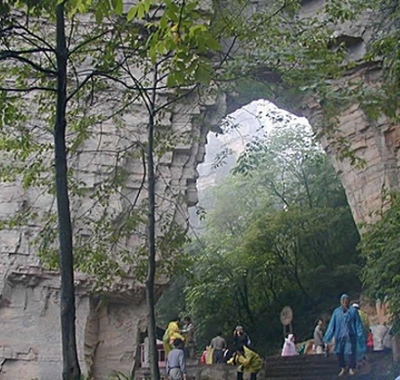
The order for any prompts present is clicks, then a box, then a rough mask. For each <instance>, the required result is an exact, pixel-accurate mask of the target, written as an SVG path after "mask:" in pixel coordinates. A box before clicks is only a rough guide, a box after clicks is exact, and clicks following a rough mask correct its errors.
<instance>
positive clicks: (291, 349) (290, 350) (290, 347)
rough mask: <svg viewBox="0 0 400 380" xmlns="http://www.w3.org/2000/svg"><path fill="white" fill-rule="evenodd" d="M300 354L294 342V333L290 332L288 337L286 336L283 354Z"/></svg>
mask: <svg viewBox="0 0 400 380" xmlns="http://www.w3.org/2000/svg"><path fill="white" fill-rule="evenodd" d="M298 354H299V353H298V352H297V350H296V345H295V343H294V335H293V334H289V335H288V337H287V338H285V343H283V348H282V356H295V355H298Z"/></svg>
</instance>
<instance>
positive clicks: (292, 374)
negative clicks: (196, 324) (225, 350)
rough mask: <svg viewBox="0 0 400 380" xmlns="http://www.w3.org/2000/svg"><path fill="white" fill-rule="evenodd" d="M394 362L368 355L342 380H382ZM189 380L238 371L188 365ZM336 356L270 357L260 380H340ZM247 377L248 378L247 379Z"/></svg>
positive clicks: (142, 376)
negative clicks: (384, 373)
mask: <svg viewBox="0 0 400 380" xmlns="http://www.w3.org/2000/svg"><path fill="white" fill-rule="evenodd" d="M388 360H389V361H390V360H391V355H390V354H384V353H372V354H368V360H367V362H366V363H365V364H364V365H363V366H362V367H361V368H360V369H359V370H358V371H357V374H356V375H355V376H349V375H348V374H347V375H346V376H343V377H341V378H340V379H346V380H350V379H354V380H380V379H381V377H380V376H378V377H377V375H376V374H381V373H382V369H383V368H384V367H385V365H386V364H387V362H388ZM187 364H188V365H187V371H188V373H187V375H188V376H187V377H188V380H235V379H236V368H235V367H234V366H231V365H227V364H212V365H204V364H203V365H199V364H197V362H196V361H189V362H188V363H187ZM339 370H340V369H339V368H338V363H337V358H336V356H335V355H330V356H329V357H327V358H326V357H325V356H324V355H299V356H292V357H284V358H282V357H268V358H267V359H265V360H264V366H263V370H262V371H261V372H260V373H259V374H258V376H257V380H334V379H335V380H338V379H339V378H338V376H337V375H338V373H339ZM149 372H150V371H149V370H148V369H145V368H141V369H139V370H138V371H137V372H136V375H135V380H151V377H150V373H149ZM161 373H162V376H163V380H167V377H166V376H165V370H163V369H162V370H161ZM247 378H248V377H246V376H245V379H247Z"/></svg>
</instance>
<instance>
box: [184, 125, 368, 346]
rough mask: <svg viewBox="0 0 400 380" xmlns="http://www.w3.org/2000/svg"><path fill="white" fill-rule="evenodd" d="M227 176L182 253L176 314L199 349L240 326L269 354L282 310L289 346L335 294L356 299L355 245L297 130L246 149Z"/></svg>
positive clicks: (331, 184) (332, 189) (306, 334)
mask: <svg viewBox="0 0 400 380" xmlns="http://www.w3.org/2000/svg"><path fill="white" fill-rule="evenodd" d="M234 172H235V173H236V174H235V175H230V176H228V177H227V178H226V180H225V181H224V182H223V183H222V184H221V185H220V186H218V187H217V188H216V190H215V205H214V208H213V210H212V211H210V212H208V214H207V215H206V232H205V234H204V235H203V236H202V237H201V238H200V240H197V241H194V242H193V243H192V245H191V246H190V252H192V254H193V255H194V257H195V260H196V261H195V264H194V266H193V267H192V269H191V271H190V275H187V276H186V288H185V306H186V312H187V313H188V314H189V315H191V317H192V318H193V319H194V320H195V321H196V326H197V332H198V338H199V343H200V344H201V345H206V344H207V343H208V342H209V339H211V338H212V337H213V335H214V334H216V333H217V331H218V330H223V331H224V334H225V336H226V337H227V338H228V340H229V339H230V337H231V333H232V329H233V328H234V326H235V325H237V324H243V325H244V326H245V328H246V331H247V332H248V333H249V334H250V336H251V338H252V341H253V344H254V345H255V347H256V349H257V350H258V351H259V352H261V353H262V354H267V353H276V350H277V349H278V347H279V346H280V345H281V331H282V327H281V325H280V322H279V312H280V310H281V308H282V307H283V306H284V305H291V306H292V308H293V309H294V315H295V317H294V331H295V334H296V336H297V338H298V340H302V339H309V338H310V336H311V333H312V329H313V326H314V322H315V319H316V318H318V317H319V316H321V315H323V316H325V317H327V316H328V315H329V314H330V312H331V310H332V308H333V307H334V306H335V305H336V304H337V300H338V297H339V296H340V293H341V292H343V291H347V292H350V293H351V294H353V295H355V294H358V292H359V291H360V282H359V280H358V279H357V274H358V271H359V270H360V265H361V264H362V262H361V261H360V259H359V258H358V254H357V251H356V246H357V243H358V240H359V236H358V232H357V229H356V227H355V225H354V222H353V219H352V215H351V212H350V209H349V207H348V205H347V201H346V197H345V195H344V192H343V189H342V187H341V186H340V183H339V181H338V179H337V178H336V176H335V174H334V170H333V168H332V167H331V165H330V163H329V161H328V159H327V157H326V156H325V154H324V153H323V152H322V151H321V149H320V148H319V147H318V146H316V144H315V142H314V140H313V139H312V136H310V133H309V132H307V131H305V130H302V128H301V127H300V126H299V125H295V126H292V127H286V128H280V129H278V130H276V131H274V132H272V133H271V135H269V136H268V137H267V138H266V139H265V140H262V141H258V142H257V144H251V145H249V146H248V149H247V151H246V152H245V153H244V154H243V155H242V157H241V159H240V160H239V162H238V165H237V167H236V168H235V170H234ZM232 205H235V206H234V207H232ZM180 302H181V301H180ZM178 303H179V302H178ZM179 304H181V305H182V303H179Z"/></svg>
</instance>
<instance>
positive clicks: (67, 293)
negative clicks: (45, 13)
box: [54, 3, 81, 380]
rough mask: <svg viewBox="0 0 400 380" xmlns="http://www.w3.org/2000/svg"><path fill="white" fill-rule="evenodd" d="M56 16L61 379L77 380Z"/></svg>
mask: <svg viewBox="0 0 400 380" xmlns="http://www.w3.org/2000/svg"><path fill="white" fill-rule="evenodd" d="M56 17H57V31H56V33H57V34H56V40H57V47H56V55H57V110H56V119H55V126H54V150H55V152H54V153H55V171H56V195H57V212H58V235H59V244H60V248H59V254H60V271H61V300H60V305H61V335H62V353H63V372H62V378H63V380H79V379H80V376H81V370H80V368H79V362H78V355H77V350H76V337H75V286H74V262H73V252H72V227H71V214H70V207H69V196H68V177H67V151H66V144H65V130H66V125H67V122H66V108H67V60H68V51H67V46H66V39H65V20H64V3H60V4H58V5H57V8H56Z"/></svg>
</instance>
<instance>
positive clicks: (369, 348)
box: [367, 329, 374, 352]
mask: <svg viewBox="0 0 400 380" xmlns="http://www.w3.org/2000/svg"><path fill="white" fill-rule="evenodd" d="M373 350H374V334H372V331H371V329H369V332H368V336H367V351H368V352H372V351H373Z"/></svg>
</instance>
